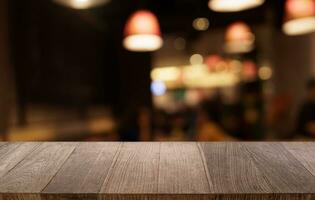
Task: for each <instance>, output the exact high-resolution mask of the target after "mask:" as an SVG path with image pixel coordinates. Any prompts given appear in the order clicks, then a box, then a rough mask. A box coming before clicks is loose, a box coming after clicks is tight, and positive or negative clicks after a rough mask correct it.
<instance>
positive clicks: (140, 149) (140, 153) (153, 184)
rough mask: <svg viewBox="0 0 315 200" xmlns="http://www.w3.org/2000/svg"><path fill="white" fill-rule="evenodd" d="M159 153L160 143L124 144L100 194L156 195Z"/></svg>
mask: <svg viewBox="0 0 315 200" xmlns="http://www.w3.org/2000/svg"><path fill="white" fill-rule="evenodd" d="M159 152H160V143H155V142H143V143H131V142H130V143H129V142H126V143H124V144H123V146H122V148H121V150H120V152H119V154H118V157H117V159H116V160H115V162H114V163H113V165H112V168H111V169H110V174H109V176H108V177H107V179H106V180H105V182H104V184H103V186H102V188H101V191H100V193H119V194H137V193H138V194H143V193H157V192H158V170H159V169H158V167H159Z"/></svg>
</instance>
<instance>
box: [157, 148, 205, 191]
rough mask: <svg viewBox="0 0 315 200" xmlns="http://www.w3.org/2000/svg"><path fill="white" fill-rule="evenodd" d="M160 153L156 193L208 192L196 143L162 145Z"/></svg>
mask: <svg viewBox="0 0 315 200" xmlns="http://www.w3.org/2000/svg"><path fill="white" fill-rule="evenodd" d="M160 152H161V155H160V167H159V191H158V193H162V194H172V193H175V194H183V193H185V194H193V193H197V194H204V193H207V192H209V183H208V180H207V175H206V171H205V169H204V165H203V160H202V157H201V155H200V151H199V149H198V146H197V143H192V142H190V143H188V142H170V143H162V144H161V150H160Z"/></svg>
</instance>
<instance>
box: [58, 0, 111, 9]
mask: <svg viewBox="0 0 315 200" xmlns="http://www.w3.org/2000/svg"><path fill="white" fill-rule="evenodd" d="M54 1H55V2H56V3H58V4H60V5H63V6H66V7H70V8H74V9H89V8H94V7H97V6H101V5H104V4H106V3H109V1H110V0H54Z"/></svg>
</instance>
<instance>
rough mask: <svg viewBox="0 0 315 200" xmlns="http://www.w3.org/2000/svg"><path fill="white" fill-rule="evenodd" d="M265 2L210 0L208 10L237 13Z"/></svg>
mask: <svg viewBox="0 0 315 200" xmlns="http://www.w3.org/2000/svg"><path fill="white" fill-rule="evenodd" d="M264 2H265V0H210V1H209V4H208V6H209V8H210V9H211V10H213V11H216V12H238V11H242V10H247V9H251V8H255V7H257V6H260V5H262V4H263V3H264Z"/></svg>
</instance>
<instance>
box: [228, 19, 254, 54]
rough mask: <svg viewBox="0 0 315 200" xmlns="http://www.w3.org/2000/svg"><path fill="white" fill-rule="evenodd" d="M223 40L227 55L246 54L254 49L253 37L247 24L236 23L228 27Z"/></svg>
mask: <svg viewBox="0 0 315 200" xmlns="http://www.w3.org/2000/svg"><path fill="white" fill-rule="evenodd" d="M225 40H226V44H225V50H226V51H227V52H228V53H247V52H250V51H251V50H253V48H254V41H255V36H254V34H253V33H252V31H251V29H250V27H249V26H248V25H247V24H245V23H243V22H236V23H234V24H231V25H230V26H229V27H228V29H227V31H226V35H225Z"/></svg>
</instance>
